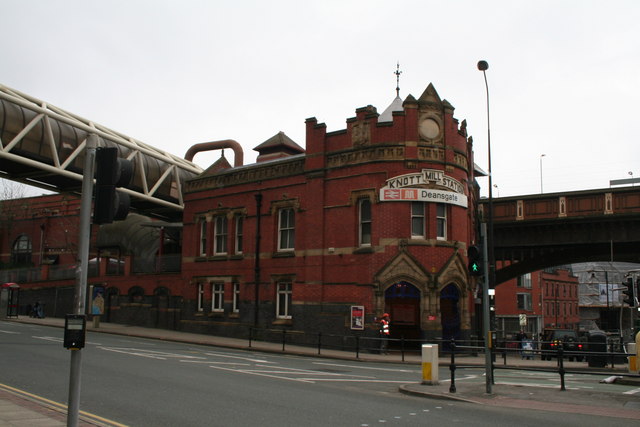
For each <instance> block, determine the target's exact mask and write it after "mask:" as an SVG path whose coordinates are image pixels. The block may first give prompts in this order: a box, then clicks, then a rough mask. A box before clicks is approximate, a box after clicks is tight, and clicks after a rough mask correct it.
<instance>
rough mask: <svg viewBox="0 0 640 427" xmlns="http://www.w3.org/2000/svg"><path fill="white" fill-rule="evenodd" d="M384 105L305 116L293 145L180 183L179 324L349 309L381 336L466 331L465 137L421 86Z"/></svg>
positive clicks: (334, 325)
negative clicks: (302, 139)
mask: <svg viewBox="0 0 640 427" xmlns="http://www.w3.org/2000/svg"><path fill="white" fill-rule="evenodd" d="M397 100H399V99H397ZM398 104H399V103H396V105H398ZM396 108H397V110H396V111H393V112H392V114H389V112H385V114H384V115H383V116H386V117H390V118H389V120H390V121H385V122H381V121H380V117H381V116H379V114H378V113H377V111H376V109H375V108H374V107H372V106H367V107H364V108H359V109H357V110H356V116H355V117H353V118H351V119H348V120H347V127H346V129H344V130H340V131H335V132H327V129H326V126H325V125H324V124H321V123H318V121H317V120H316V119H315V118H310V119H307V120H306V150H304V149H302V148H301V147H300V146H299V145H298V144H296V143H295V142H293V141H291V140H290V139H289V138H288V137H286V135H284V134H282V133H280V134H278V135H276V136H274V137H273V138H271V139H270V140H268V141H266V142H265V143H263V144H261V145H260V146H259V147H257V148H256V150H257V151H258V152H259V155H258V159H257V163H256V164H253V165H247V166H242V167H233V168H231V167H229V165H228V163H227V162H226V160H224V159H221V160H220V161H219V162H218V163H217V164H215V165H213V166H212V167H211V168H210V169H209V170H208V171H206V172H205V173H203V174H202V175H201V176H200V177H198V178H196V179H194V180H192V181H190V182H189V183H188V185H187V190H186V196H185V212H184V247H183V275H184V278H185V288H184V289H183V290H182V292H181V294H182V295H184V297H185V300H188V301H193V304H192V306H190V307H189V308H188V309H187V310H186V312H187V313H194V316H193V317H192V318H191V319H185V322H192V323H193V324H194V325H197V326H198V327H200V328H203V327H206V328H208V329H213V330H218V331H221V330H223V329H228V328H233V326H235V325H238V326H240V325H247V324H254V325H257V326H259V327H267V328H270V327H274V326H278V327H282V326H284V327H288V328H290V329H291V330H294V331H307V332H323V333H325V332H328V333H342V334H343V333H346V332H349V331H350V329H351V328H352V326H353V323H352V321H353V319H352V318H351V308H352V307H353V306H358V311H359V312H361V311H360V310H361V309H362V308H363V309H364V325H367V326H371V329H373V332H376V331H375V326H373V324H374V317H375V316H378V317H379V316H381V315H382V314H383V313H384V312H388V313H389V314H390V315H391V325H392V336H394V337H400V336H404V337H405V338H419V337H441V336H443V337H445V338H447V337H464V336H466V335H468V334H469V333H470V331H471V329H472V320H473V319H472V318H473V313H474V292H475V285H474V284H473V283H470V278H469V277H468V273H467V261H466V248H467V247H468V244H469V243H470V242H471V243H474V242H475V235H476V233H475V229H476V227H475V225H476V224H475V218H476V215H475V213H476V212H475V206H476V200H477V197H478V192H477V184H476V181H475V176H474V173H475V171H474V168H473V165H474V162H473V152H472V142H471V138H468V137H467V132H466V123H465V122H463V123H462V125H459V123H458V121H457V120H456V119H455V118H454V117H453V110H454V108H453V107H452V106H451V104H449V103H448V102H447V101H446V100H445V101H443V100H441V99H440V97H439V96H438V94H437V93H436V91H435V89H434V88H433V86H431V85H429V87H428V88H427V89H426V90H425V91H424V93H423V94H422V96H420V98H419V99H415V98H413V97H412V96H409V97H407V99H406V100H405V101H404V103H402V106H401V107H399V106H398V107H396ZM258 229H259V230H260V234H259V239H257V238H256V235H257V230H258ZM256 253H258V254H259V258H258V259H256V255H255V254H256ZM256 282H257V283H258V285H257V286H256ZM256 302H257V304H256ZM359 324H360V321H359Z"/></svg>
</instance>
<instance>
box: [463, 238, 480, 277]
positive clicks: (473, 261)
mask: <svg viewBox="0 0 640 427" xmlns="http://www.w3.org/2000/svg"><path fill="white" fill-rule="evenodd" d="M467 257H468V258H469V274H471V275H472V276H482V275H483V271H482V250H481V249H480V246H476V245H473V246H469V249H467Z"/></svg>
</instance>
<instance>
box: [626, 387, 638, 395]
mask: <svg viewBox="0 0 640 427" xmlns="http://www.w3.org/2000/svg"><path fill="white" fill-rule="evenodd" d="M636 393H640V388H634V389H632V390H628V391H625V392H623V393H622V394H636Z"/></svg>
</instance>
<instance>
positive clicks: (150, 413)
mask: <svg viewBox="0 0 640 427" xmlns="http://www.w3.org/2000/svg"><path fill="white" fill-rule="evenodd" d="M0 342H1V343H2V345H1V346H0V360H1V367H2V369H0V383H1V384H5V385H9V386H11V387H15V388H19V389H22V390H25V391H28V392H30V393H34V394H37V395H40V396H43V397H45V398H47V399H50V400H53V401H57V402H62V403H65V402H66V401H67V396H68V382H69V360H70V356H69V351H68V350H66V349H64V348H63V346H62V330H61V329H59V328H51V327H46V326H40V325H28V324H20V323H14V322H0ZM462 372H463V371H461V374H460V376H459V381H472V380H473V381H482V380H483V379H482V376H481V371H480V370H478V371H477V372H475V371H473V370H464V374H463V373H462ZM440 375H441V378H448V376H447V375H448V374H447V370H446V369H444V368H443V369H442V371H441V374H440ZM420 378H421V373H420V370H419V367H418V366H415V365H401V364H380V363H365V362H358V361H335V360H331V359H322V358H315V357H297V356H288V355H274V354H267V353H258V352H251V351H241V350H229V349H222V348H215V347H206V346H197V345H189V344H182V343H173V342H166V341H156V340H148V339H138V338H128V337H122V336H116V335H109V334H101V333H91V332H90V333H89V334H88V336H87V346H86V348H85V349H84V350H83V351H82V389H81V403H80V408H81V410H83V411H86V412H89V413H92V414H96V415H99V416H101V417H104V418H107V419H110V420H114V421H116V422H118V423H122V424H125V425H130V426H244V425H255V424H258V425H261V426H300V425H304V426H327V425H331V426H360V427H362V426H374V425H375V426H378V425H383V424H392V425H407V426H413V425H415V426H417V425H425V424H432V423H433V424H436V425H452V424H463V425H470V424H473V425H478V426H483V425H485V426H512V425H514V422H517V424H518V425H519V426H526V425H531V426H534V425H535V426H539V425H540V424H542V423H547V424H549V423H551V424H553V425H583V426H590V425H599V424H602V423H603V422H606V423H607V425H610V426H613V425H621V426H623V425H634V423H631V422H629V420H613V419H608V418H602V417H593V416H584V415H573V414H572V415H571V416H569V417H558V414H557V413H551V412H545V411H532V410H524V409H518V410H515V409H508V408H498V407H481V406H479V405H474V404H469V403H464V402H452V401H444V400H443V401H439V400H432V399H425V398H419V397H413V396H406V395H403V394H400V393H398V387H399V385H401V384H406V383H415V382H418V381H419V380H420ZM551 381H552V380H551ZM559 418H560V419H559Z"/></svg>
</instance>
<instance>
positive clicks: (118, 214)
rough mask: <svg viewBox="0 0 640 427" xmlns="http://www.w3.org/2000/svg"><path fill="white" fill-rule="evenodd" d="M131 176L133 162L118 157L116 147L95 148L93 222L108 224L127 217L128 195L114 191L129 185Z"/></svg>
mask: <svg viewBox="0 0 640 427" xmlns="http://www.w3.org/2000/svg"><path fill="white" fill-rule="evenodd" d="M132 176H133V164H132V163H131V161H130V160H125V159H119V158H118V149H117V148H114V147H101V148H98V149H97V150H96V192H95V203H94V205H93V223H94V224H110V223H112V222H113V221H114V220H122V219H125V218H126V217H127V214H128V213H129V204H130V200H129V195H128V194H126V193H123V192H120V191H116V187H126V186H127V185H129V184H130V182H131V178H132Z"/></svg>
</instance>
